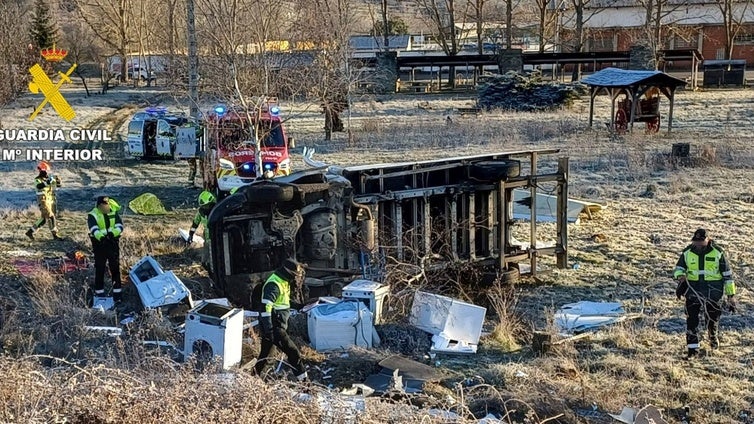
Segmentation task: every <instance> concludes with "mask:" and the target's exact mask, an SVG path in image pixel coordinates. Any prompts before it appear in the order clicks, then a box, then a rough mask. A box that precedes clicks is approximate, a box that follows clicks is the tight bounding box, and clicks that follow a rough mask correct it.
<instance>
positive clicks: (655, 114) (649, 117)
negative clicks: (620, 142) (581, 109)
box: [581, 68, 686, 133]
mask: <svg viewBox="0 0 754 424" xmlns="http://www.w3.org/2000/svg"><path fill="white" fill-rule="evenodd" d="M581 82H582V83H584V84H586V85H587V86H588V87H589V95H590V99H589V126H590V127H591V126H592V121H593V117H594V98H595V97H596V96H597V95H598V94H600V93H602V92H603V91H604V92H605V93H606V94H607V95H609V96H610V103H611V110H610V128H611V130H613V131H614V132H617V133H621V132H625V131H632V130H633V127H634V122H646V123H647V131H648V132H657V131H659V129H660V112H659V100H660V99H659V93H662V94H663V95H665V97H667V98H668V100H670V108H669V112H668V132H670V131H671V129H672V128H673V103H674V99H675V91H676V90H677V89H678V88H679V87H684V86H685V85H686V81H684V80H681V79H678V78H675V77H672V76H670V75H668V74H666V73H664V72H661V71H638V70H624V69H618V68H606V69H603V70H601V71H599V72H595V73H594V74H592V75H589V76H587V77H585V78H583V79H582V80H581ZM621 95H625V99H623V100H621V101H618V103H617V110H616V101H617V100H618V97H620V96H621Z"/></svg>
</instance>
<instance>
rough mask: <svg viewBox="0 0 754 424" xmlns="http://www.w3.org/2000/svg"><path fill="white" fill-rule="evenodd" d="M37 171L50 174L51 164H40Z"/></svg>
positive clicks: (43, 162)
mask: <svg viewBox="0 0 754 424" xmlns="http://www.w3.org/2000/svg"><path fill="white" fill-rule="evenodd" d="M37 169H38V170H40V171H44V172H50V164H49V163H47V162H45V161H42V162H39V164H38V165H37Z"/></svg>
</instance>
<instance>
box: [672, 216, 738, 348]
mask: <svg viewBox="0 0 754 424" xmlns="http://www.w3.org/2000/svg"><path fill="white" fill-rule="evenodd" d="M673 277H674V278H675V279H676V280H677V281H678V286H677V287H676V293H675V294H676V297H678V299H679V300H680V299H681V297H682V296H685V297H686V347H687V349H688V352H687V355H688V357H689V358H693V357H695V356H697V354H698V353H699V330H698V327H699V314H700V313H701V312H704V314H705V316H706V318H707V332H708V335H709V343H710V348H712V350H716V349H718V348H719V347H720V340H719V338H718V331H717V330H718V323H719V321H720V316H721V315H722V309H723V302H722V298H723V295H725V296H727V298H728V299H727V305H728V309H729V310H730V311H731V312H735V310H736V303H735V300H734V299H733V297H734V295H735V294H736V285H735V284H734V282H733V273H732V272H731V270H730V267H729V265H728V261H727V260H726V258H725V253H724V252H723V250H722V249H721V248H720V247H719V246H718V245H716V244H715V243H714V241H713V240H712V239H710V238H709V237H708V235H707V230H705V229H703V228H700V229H698V230H696V232H695V233H694V236H693V237H692V238H691V244H690V245H688V246H687V247H686V248H685V249H684V250H683V252H682V253H681V257H680V258H678V262H677V263H676V266H675V271H674V273H673Z"/></svg>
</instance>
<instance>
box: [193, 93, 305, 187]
mask: <svg viewBox="0 0 754 424" xmlns="http://www.w3.org/2000/svg"><path fill="white" fill-rule="evenodd" d="M203 125H204V139H205V141H206V145H207V148H208V150H209V151H208V152H207V153H208V158H209V160H208V161H207V162H208V163H206V164H205V172H204V175H205V184H204V185H205V189H210V190H214V191H215V192H217V194H218V195H219V196H220V197H222V196H223V195H225V194H227V193H229V192H230V191H231V190H232V189H234V188H238V187H240V186H243V185H246V184H249V183H251V182H252V181H254V180H255V179H256V178H257V168H256V167H257V164H256V141H257V140H259V143H260V147H261V157H262V165H261V166H262V172H261V174H262V176H263V177H264V178H266V179H271V178H274V177H278V176H285V175H289V174H290V173H291V166H290V163H291V160H290V156H289V155H288V145H289V144H288V143H289V139H288V136H287V135H286V132H285V128H284V126H283V120H282V119H281V117H280V108H279V107H278V106H277V104H276V102H267V103H265V104H264V105H263V106H262V107H260V108H259V109H257V110H252V111H249V112H248V113H247V112H246V111H244V110H240V109H236V108H227V107H225V106H224V105H219V106H216V107H215V108H214V109H213V110H212V111H211V112H210V113H208V114H206V115H205V119H204V122H203Z"/></svg>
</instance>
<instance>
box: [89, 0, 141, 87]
mask: <svg viewBox="0 0 754 424" xmlns="http://www.w3.org/2000/svg"><path fill="white" fill-rule="evenodd" d="M75 1H76V5H77V7H78V11H79V16H80V17H81V19H83V21H84V22H86V24H87V25H88V26H89V28H91V30H92V32H94V34H95V35H96V36H97V38H99V40H100V41H102V43H103V44H104V45H105V46H107V47H109V48H111V49H112V50H113V51H115V52H116V53H117V54H118V56H120V78H121V81H127V80H128V53H129V49H130V47H131V44H132V43H133V40H134V28H133V16H134V14H133V0H112V1H110V0H75Z"/></svg>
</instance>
